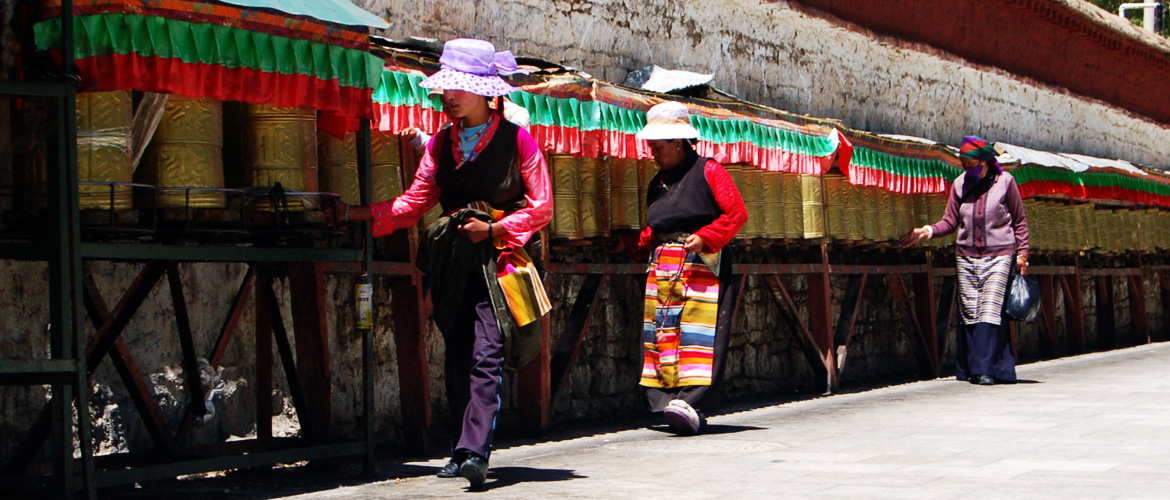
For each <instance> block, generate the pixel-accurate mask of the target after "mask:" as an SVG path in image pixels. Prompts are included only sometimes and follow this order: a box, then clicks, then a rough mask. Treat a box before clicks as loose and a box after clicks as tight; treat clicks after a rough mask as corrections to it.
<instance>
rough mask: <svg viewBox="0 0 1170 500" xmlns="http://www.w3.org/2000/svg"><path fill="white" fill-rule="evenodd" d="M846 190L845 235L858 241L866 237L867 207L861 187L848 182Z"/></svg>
mask: <svg viewBox="0 0 1170 500" xmlns="http://www.w3.org/2000/svg"><path fill="white" fill-rule="evenodd" d="M844 188H845V189H844V192H845V237H846V239H849V240H853V241H857V240H861V239H864V232H863V229H864V228H865V208H864V207H863V206H862V201H861V187H860V186H855V185H853V183H851V182H846V183H845V186H844Z"/></svg>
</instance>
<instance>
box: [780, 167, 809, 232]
mask: <svg viewBox="0 0 1170 500" xmlns="http://www.w3.org/2000/svg"><path fill="white" fill-rule="evenodd" d="M780 177H781V179H782V181H783V182H782V184H783V191H784V201H783V204H784V237H785V238H789V239H800V238H804V201H803V200H802V192H801V180H800V174H780Z"/></svg>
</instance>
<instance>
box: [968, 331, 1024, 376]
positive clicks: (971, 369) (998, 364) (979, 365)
mask: <svg viewBox="0 0 1170 500" xmlns="http://www.w3.org/2000/svg"><path fill="white" fill-rule="evenodd" d="M979 375H990V376H991V377H992V378H994V379H995V380H996V381H997V382H1015V381H1016V356H1015V354H1014V353H1013V352H1012V336H1011V330H1010V327H1009V326H1008V322H1006V321H1004V322H1003V325H993V324H991V323H972V324H969V325H966V324H962V323H960V324H959V328H958V330H957V331H956V332H955V378H957V379H959V380H967V379H969V378H971V377H975V376H979Z"/></svg>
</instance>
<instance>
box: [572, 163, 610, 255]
mask: <svg viewBox="0 0 1170 500" xmlns="http://www.w3.org/2000/svg"><path fill="white" fill-rule="evenodd" d="M579 165H580V169H581V191H580V196H581V235H582V236H583V237H585V238H595V237H598V236H608V235H609V165H606V164H605V163H604V162H602V161H599V160H598V159H597V158H588V157H585V158H581V159H580V163H579Z"/></svg>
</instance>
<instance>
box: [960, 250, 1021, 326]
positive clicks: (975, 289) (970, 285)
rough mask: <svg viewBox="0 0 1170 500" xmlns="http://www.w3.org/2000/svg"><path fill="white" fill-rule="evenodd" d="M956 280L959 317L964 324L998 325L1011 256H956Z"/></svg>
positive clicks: (1005, 291)
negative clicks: (957, 281) (957, 283)
mask: <svg viewBox="0 0 1170 500" xmlns="http://www.w3.org/2000/svg"><path fill="white" fill-rule="evenodd" d="M957 260H958V268H957V270H956V271H957V273H958V279H959V316H960V317H961V318H963V323H964V324H967V325H971V324H975V323H990V324H992V325H998V324H1000V321H1001V320H1000V313H1001V312H1003V299H1004V295H1005V294H1006V293H1007V284H1008V276H1009V274H1011V269H1012V256H1011V255H1000V256H998V257H963V256H961V255H960V256H957Z"/></svg>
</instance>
